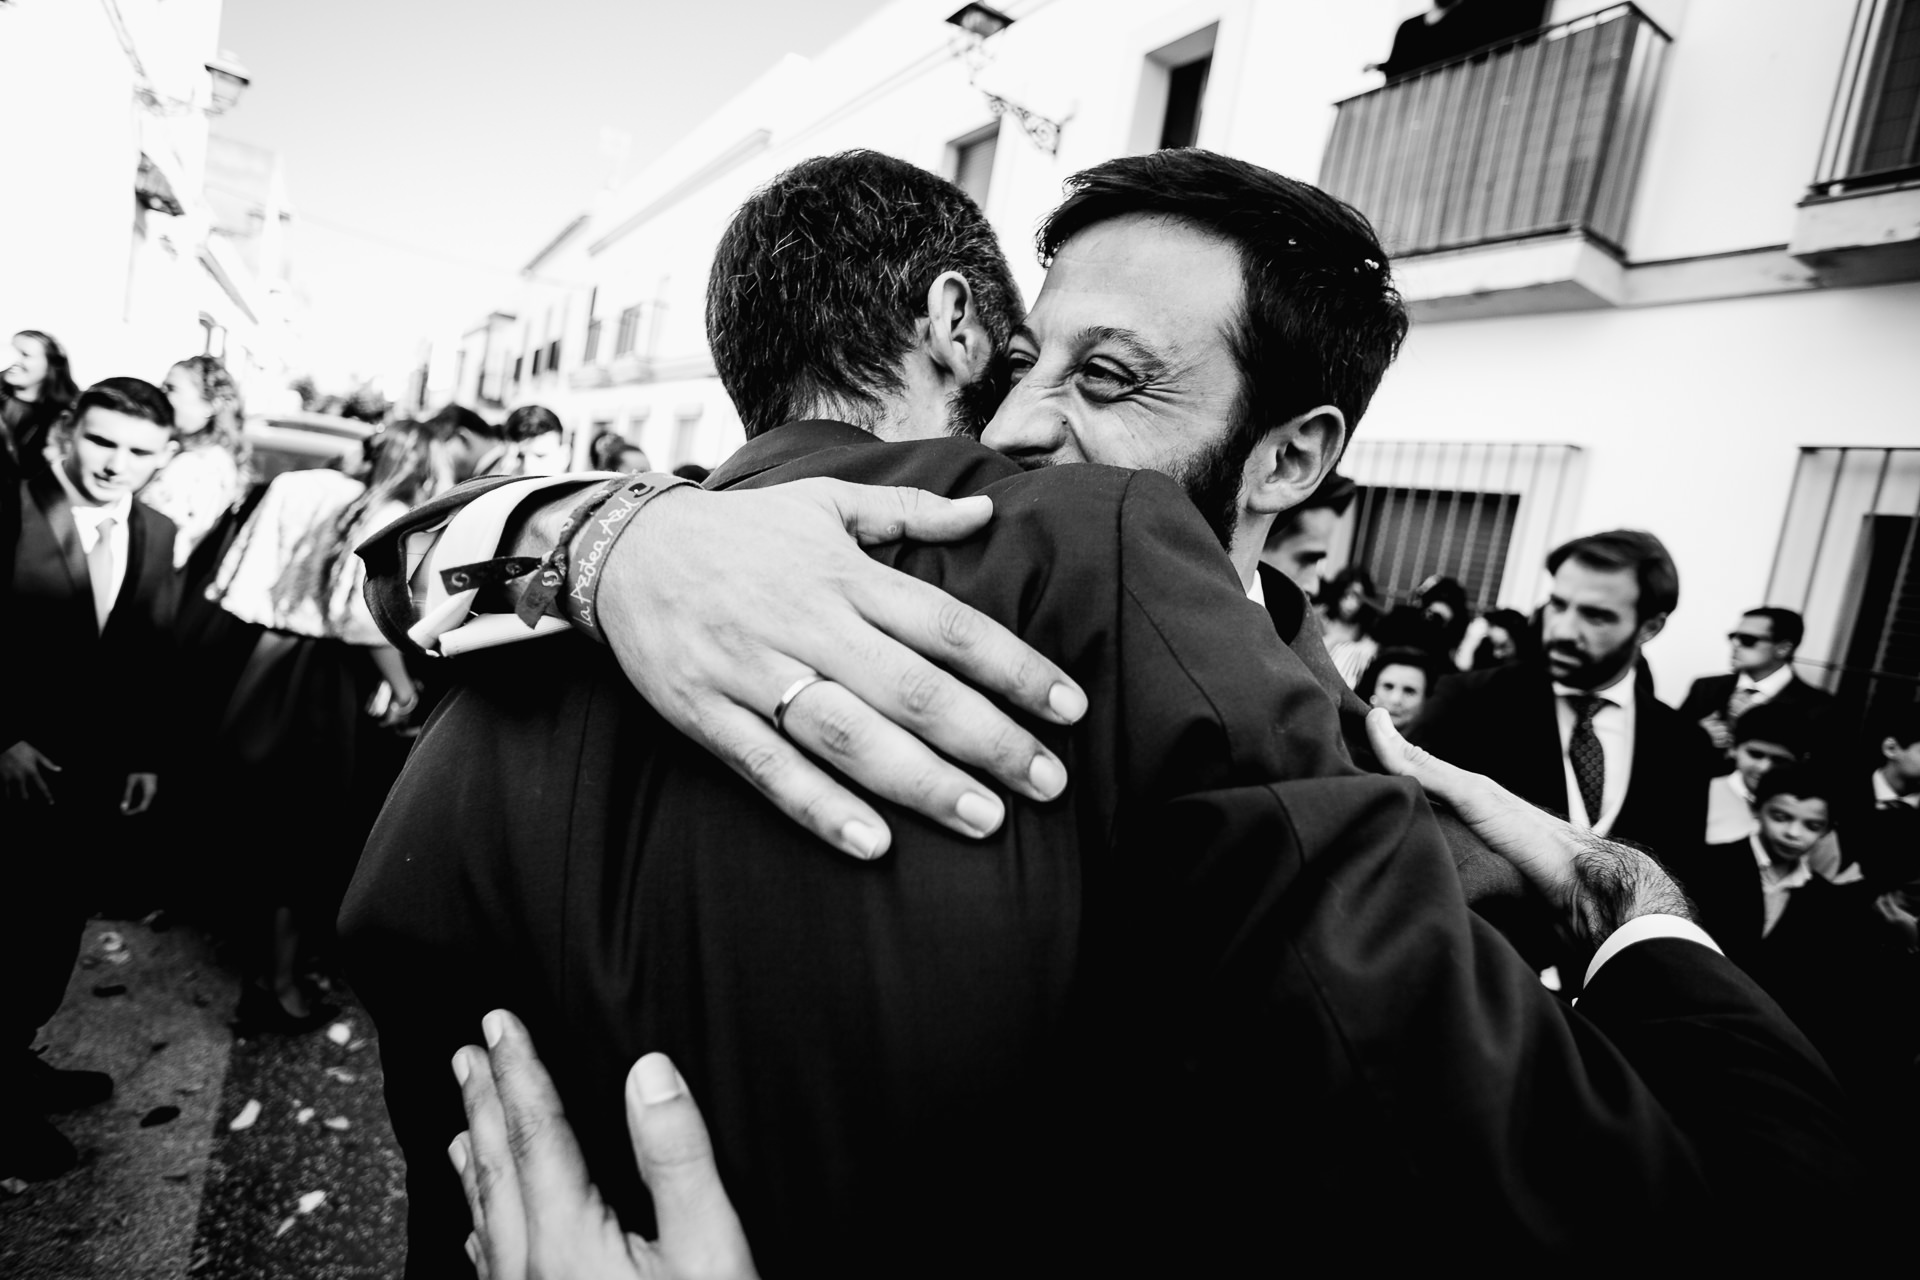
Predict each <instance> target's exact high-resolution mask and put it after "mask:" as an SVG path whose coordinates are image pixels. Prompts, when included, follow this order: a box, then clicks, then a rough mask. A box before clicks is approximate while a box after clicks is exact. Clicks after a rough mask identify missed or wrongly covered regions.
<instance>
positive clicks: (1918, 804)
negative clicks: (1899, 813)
mask: <svg viewBox="0 0 1920 1280" xmlns="http://www.w3.org/2000/svg"><path fill="white" fill-rule="evenodd" d="M1873 803H1874V805H1875V806H1876V807H1877V806H1879V805H1887V804H1906V805H1912V806H1913V807H1914V808H1916V809H1920V791H1916V792H1914V793H1913V794H1911V795H1905V796H1903V795H1901V794H1900V793H1899V792H1898V791H1895V790H1894V789H1893V784H1892V783H1891V782H1888V781H1887V774H1886V771H1885V770H1884V769H1875V770H1874V771H1873Z"/></svg>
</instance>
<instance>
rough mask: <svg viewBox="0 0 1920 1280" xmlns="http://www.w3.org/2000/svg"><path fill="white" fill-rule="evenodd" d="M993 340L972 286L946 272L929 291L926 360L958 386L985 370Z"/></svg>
mask: <svg viewBox="0 0 1920 1280" xmlns="http://www.w3.org/2000/svg"><path fill="white" fill-rule="evenodd" d="M992 355H993V337H992V335H991V334H989V333H988V332H987V326H986V325H985V323H984V322H982V320H981V319H980V307H979V304H978V302H977V301H976V300H975V298H974V296H973V286H972V285H970V284H968V283H967V278H966V277H965V276H963V275H961V274H960V273H959V272H958V271H943V272H941V273H940V275H939V276H938V277H937V278H936V279H935V280H934V282H933V283H932V284H931V285H930V286H928V288H927V358H928V359H930V360H932V361H933V365H934V367H935V368H936V369H938V370H940V371H941V372H942V373H943V374H944V375H946V376H947V377H948V378H951V379H952V380H953V382H954V383H955V384H956V385H960V386H965V385H966V384H967V383H970V382H972V381H973V380H974V379H975V378H977V377H979V376H980V374H981V373H982V372H984V371H985V370H986V367H987V362H988V360H989V359H990V358H991V357H992Z"/></svg>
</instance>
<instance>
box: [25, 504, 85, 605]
mask: <svg viewBox="0 0 1920 1280" xmlns="http://www.w3.org/2000/svg"><path fill="white" fill-rule="evenodd" d="M27 488H28V491H29V492H30V493H32V494H33V501H34V505H36V506H38V507H39V508H40V516H41V518H42V519H44V520H45V521H46V522H47V528H48V529H50V530H52V531H53V541H54V544H55V545H56V546H58V547H59V548H60V561H61V563H62V564H64V565H65V566H66V570H67V577H68V578H69V579H70V580H71V581H72V583H73V589H74V593H75V594H76V595H80V596H84V597H86V598H87V599H88V600H91V599H93V586H92V579H91V578H89V577H88V576H87V553H86V552H85V551H84V550H82V549H81V546H80V527H79V526H78V525H76V524H75V523H74V522H73V508H72V507H71V506H70V505H69V504H68V502H67V495H66V494H65V493H63V492H62V491H61V489H60V482H59V481H58V480H56V479H54V478H53V476H52V475H51V474H50V473H49V474H45V475H40V476H36V477H34V479H33V480H31V481H29V482H28V485H27Z"/></svg>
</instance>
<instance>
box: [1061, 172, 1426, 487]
mask: <svg viewBox="0 0 1920 1280" xmlns="http://www.w3.org/2000/svg"><path fill="white" fill-rule="evenodd" d="M1067 192H1068V194H1067V198H1066V200H1065V201H1064V202H1062V203H1061V205H1060V207H1059V208H1057V209H1055V210H1054V211H1053V212H1052V213H1051V214H1049V215H1048V216H1047V220H1046V221H1045V222H1044V223H1043V224H1042V225H1041V227H1040V233H1039V236H1038V245H1039V249H1040V260H1041V261H1042V262H1043V263H1048V264H1050V263H1051V262H1052V261H1053V258H1054V255H1055V254H1057V253H1058V252H1059V251H1060V247H1061V246H1062V245H1064V244H1065V243H1066V242H1067V241H1068V240H1069V239H1071V238H1072V237H1073V236H1075V235H1077V234H1078V233H1080V232H1082V231H1084V230H1086V229H1087V228H1088V227H1091V226H1094V225H1096V224H1098V223H1102V222H1107V221H1110V220H1111V219H1114V218H1120V217H1125V216H1128V215H1130V214H1148V215H1157V216H1160V217H1166V218H1172V219H1177V220H1178V221H1181V222H1184V223H1186V224H1187V225H1189V226H1191V227H1193V228H1195V229H1196V230H1198V231H1201V232H1203V233H1205V234H1208V235H1212V236H1216V237H1218V238H1219V239H1220V240H1222V241H1224V242H1226V243H1227V244H1228V245H1230V246H1232V248H1233V249H1234V251H1235V252H1236V253H1238V254H1239V256H1240V280H1241V300H1240V314H1239V315H1238V317H1237V318H1236V320H1235V323H1234V325H1233V328H1232V331H1231V332H1230V333H1228V334H1227V339H1228V341H1229V343H1230V344H1231V346H1232V350H1233V357H1234V363H1235V364H1236V365H1237V366H1238V367H1239V370H1240V380H1241V390H1240V405H1239V407H1238V410H1237V412H1236V414H1235V426H1236V430H1237V431H1238V433H1239V434H1241V435H1242V436H1248V435H1250V436H1251V437H1252V439H1251V440H1249V441H1247V442H1246V443H1245V444H1244V449H1246V450H1250V449H1251V448H1252V447H1253V442H1255V441H1257V440H1258V438H1259V437H1260V435H1262V434H1264V433H1265V432H1266V431H1268V430H1270V429H1271V428H1273V427H1276V426H1278V425H1280V424H1281V423H1283V422H1286V421H1288V420H1290V419H1292V418H1296V417H1298V416H1299V415H1300V414H1302V413H1305V412H1306V411H1307V410H1309V409H1311V408H1313V407H1314V406H1315V405H1321V404H1331V405H1333V406H1334V407H1336V408H1338V409H1339V410H1340V412H1341V413H1342V414H1344V415H1345V416H1346V420H1347V429H1348V430H1349V431H1351V430H1352V429H1353V428H1354V427H1355V426H1357V425H1358V424H1359V421H1360V418H1361V415H1363V414H1364V413H1365V412H1366V410H1367V405H1368V403H1369V402H1370V401H1371V400H1372V399H1373V393H1374V391H1375V389H1377V388H1378V387H1379V385H1380V379H1381V378H1382V377H1384V376H1385V374H1386V372H1387V366H1388V365H1390V364H1392V363H1393V358H1394V356H1395V355H1397V354H1398V353H1399V351H1400V343H1401V341H1402V340H1403V339H1404V338H1405V337H1406V334H1407V311H1406V307H1405V306H1403V305H1402V304H1401V301H1400V295H1399V293H1398V292H1396V291H1395V289H1394V287H1393V277H1392V274H1391V272H1390V271H1389V270H1388V267H1387V254H1386V251H1385V250H1384V249H1382V248H1381V247H1380V241H1379V239H1378V238H1377V237H1376V236H1375V235H1374V233H1373V227H1372V225H1371V224H1370V223H1368V221H1367V219H1366V218H1365V216H1364V215H1362V214H1361V213H1360V212H1359V211H1358V210H1357V209H1355V208H1353V207H1352V206H1351V205H1348V204H1346V203H1344V202H1342V201H1340V200H1337V199H1335V198H1334V197H1333V196H1330V195H1328V194H1327V193H1326V192H1324V191H1322V190H1320V189H1319V188H1318V187H1314V186H1310V185H1308V184H1307V183H1304V182H1299V181H1296V180H1295V179H1292V178H1286V177H1282V176H1281V175H1279V174H1277V173H1274V172H1272V171H1271V170H1268V169H1262V168H1261V167H1260V166H1258V165H1253V164H1248V163H1247V162H1246V161H1244V160H1235V159H1233V158H1231V157H1229V156H1223V155H1219V154H1217V153H1215V152H1212V151H1203V150H1200V149H1199V148H1197V147H1180V148H1174V149H1168V150H1163V151H1155V152H1151V153H1149V154H1147V155H1143V156H1122V157H1120V158H1119V159H1115V160H1108V161H1106V162H1105V163H1104V164H1097V165H1095V166H1094V167H1093V168H1091V169H1085V170H1082V171H1081V172H1079V173H1076V174H1074V175H1073V176H1072V177H1071V178H1069V179H1067ZM1232 447H1235V446H1230V448H1232ZM1241 456H1242V459H1243V460H1244V456H1245V455H1244V453H1242V454H1241Z"/></svg>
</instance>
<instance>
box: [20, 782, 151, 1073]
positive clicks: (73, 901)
mask: <svg viewBox="0 0 1920 1280" xmlns="http://www.w3.org/2000/svg"><path fill="white" fill-rule="evenodd" d="M63 763H65V765H66V768H65V769H64V771H63V772H62V773H60V774H59V775H58V777H57V778H56V779H55V780H54V784H53V791H54V798H55V803H54V804H52V805H48V804H46V803H44V802H41V801H37V800H36V801H31V802H28V803H25V804H20V803H15V802H12V801H6V800H0V826H4V828H5V831H6V837H7V838H6V843H7V845H8V850H7V854H6V857H5V859H4V860H3V861H0V1073H6V1072H11V1071H13V1070H15V1069H16V1065H17V1063H18V1062H19V1061H20V1059H21V1056H22V1053H23V1051H24V1050H27V1049H29V1048H31V1047H32V1045H33V1041H34V1037H35V1035H36V1034H37V1033H38V1032H39V1029H40V1028H41V1027H43V1026H45V1025H46V1024H47V1022H48V1021H50V1020H51V1019H52V1017H53V1015H54V1014H55V1013H56V1012H57V1011H58V1010H59V1008H60V1002H61V1000H62V999H63V998H64V997H65V995H66V991H67V979H68V978H69V977H70V976H71V975H72V973H73V964H74V961H75V959H76V958H78V956H79V954H80V940H81V937H82V935H83V934H84V933H85V930H86V923H87V912H88V911H89V909H90V907H91V903H90V899H89V897H88V895H89V892H90V891H92V890H95V889H97V888H98V887H99V874H100V870H101V868H102V865H103V864H102V859H103V858H104V857H107V856H110V855H118V854H120V853H122V852H125V851H127V848H128V846H127V844H126V842H127V840H128V839H130V838H133V839H137V838H138V837H137V836H136V835H135V834H134V833H133V831H132V827H133V824H135V823H137V822H138V821H139V820H138V819H129V818H123V817H122V816H121V815H120V811H119V809H120V799H121V794H122V788H123V787H124V786H125V781H126V780H125V777H124V775H122V776H119V777H108V776H105V775H103V774H100V773H97V772H94V773H90V772H89V771H87V770H86V769H85V768H84V766H81V765H79V764H77V763H75V762H72V761H71V760H69V761H66V762H63ZM4 1083H5V1082H4V1080H0V1087H4ZM7 1092H8V1093H9V1094H10V1093H12V1090H11V1089H8V1090H7Z"/></svg>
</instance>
